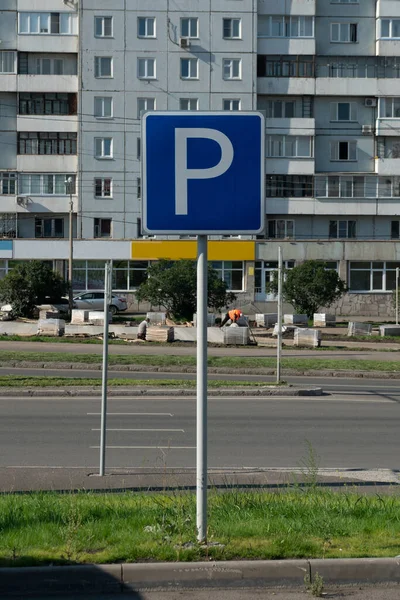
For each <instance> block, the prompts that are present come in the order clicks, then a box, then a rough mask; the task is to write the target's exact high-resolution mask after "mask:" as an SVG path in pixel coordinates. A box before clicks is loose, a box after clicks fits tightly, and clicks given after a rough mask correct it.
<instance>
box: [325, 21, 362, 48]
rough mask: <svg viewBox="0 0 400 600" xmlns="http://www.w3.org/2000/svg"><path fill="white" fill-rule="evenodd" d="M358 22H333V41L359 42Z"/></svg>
mask: <svg viewBox="0 0 400 600" xmlns="http://www.w3.org/2000/svg"><path fill="white" fill-rule="evenodd" d="M357 29H358V24H357V23H331V42H334V43H347V44H355V43H356V42H358V37H357Z"/></svg>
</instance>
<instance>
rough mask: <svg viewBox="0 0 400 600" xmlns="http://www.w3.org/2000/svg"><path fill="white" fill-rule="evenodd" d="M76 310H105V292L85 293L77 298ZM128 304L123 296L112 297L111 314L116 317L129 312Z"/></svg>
mask: <svg viewBox="0 0 400 600" xmlns="http://www.w3.org/2000/svg"><path fill="white" fill-rule="evenodd" d="M74 308H78V309H84V310H104V292H84V293H83V294H79V296H75V298H74ZM127 308H128V304H127V301H126V298H124V297H123V296H116V295H115V294H113V295H112V296H111V304H110V313H111V314H112V315H116V314H117V313H119V312H123V311H124V310H127Z"/></svg>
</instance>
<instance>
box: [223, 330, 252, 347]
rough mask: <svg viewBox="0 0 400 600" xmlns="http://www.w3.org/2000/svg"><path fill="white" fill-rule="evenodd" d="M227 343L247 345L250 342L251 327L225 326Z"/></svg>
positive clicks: (225, 341) (225, 342)
mask: <svg viewBox="0 0 400 600" xmlns="http://www.w3.org/2000/svg"><path fill="white" fill-rule="evenodd" d="M222 331H223V332H224V341H223V343H224V344H225V345H230V344H232V345H237V346H246V345H247V344H248V343H249V337H250V336H249V328H248V327H232V326H231V327H224V328H223V329H222Z"/></svg>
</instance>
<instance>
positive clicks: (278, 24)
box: [257, 15, 314, 38]
mask: <svg viewBox="0 0 400 600" xmlns="http://www.w3.org/2000/svg"><path fill="white" fill-rule="evenodd" d="M257 35H258V37H259V38H263V37H283V38H299V37H300V38H313V37H314V17H306V16H283V15H271V16H263V15H260V16H259V19H258V32H257Z"/></svg>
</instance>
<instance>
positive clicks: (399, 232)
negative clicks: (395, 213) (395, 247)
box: [390, 221, 400, 240]
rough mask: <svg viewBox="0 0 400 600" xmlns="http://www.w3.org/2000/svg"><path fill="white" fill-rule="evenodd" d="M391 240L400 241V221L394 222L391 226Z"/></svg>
mask: <svg viewBox="0 0 400 600" xmlns="http://www.w3.org/2000/svg"><path fill="white" fill-rule="evenodd" d="M390 238H391V239H392V240H398V239H399V238H400V221H392V222H391V224H390Z"/></svg>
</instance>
